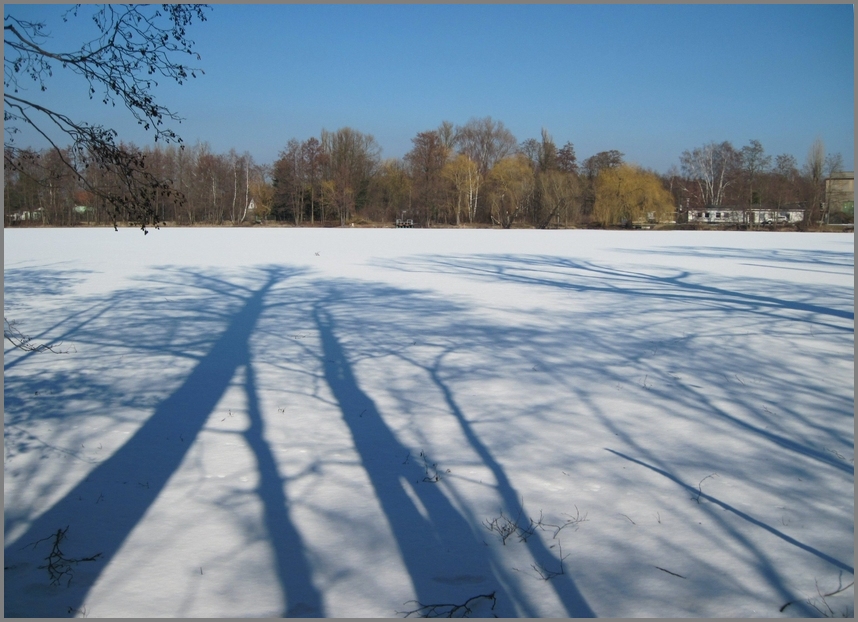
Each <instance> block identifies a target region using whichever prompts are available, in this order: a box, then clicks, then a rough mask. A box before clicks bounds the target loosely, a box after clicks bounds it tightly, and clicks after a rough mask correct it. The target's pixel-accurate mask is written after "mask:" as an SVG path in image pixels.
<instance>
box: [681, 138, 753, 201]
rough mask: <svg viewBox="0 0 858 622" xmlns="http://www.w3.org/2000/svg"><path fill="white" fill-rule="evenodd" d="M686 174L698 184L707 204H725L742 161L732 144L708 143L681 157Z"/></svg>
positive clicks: (726, 142) (727, 142) (725, 142)
mask: <svg viewBox="0 0 858 622" xmlns="http://www.w3.org/2000/svg"><path fill="white" fill-rule="evenodd" d="M679 161H680V163H681V165H682V171H683V173H684V174H685V175H686V176H688V177H689V178H691V179H693V180H694V181H695V182H697V184H698V186H699V188H700V194H701V195H702V198H703V202H704V204H705V205H712V206H718V205H721V204H722V203H723V201H724V199H725V197H726V191H727V188H728V187H730V186H732V185H734V184H735V181H736V171H737V170H738V167H739V163H740V159H739V153H738V152H737V151H736V150H735V149H734V148H733V145H731V144H730V142H729V141H724V142H722V143H714V142H712V143H708V144H706V145H703V146H702V147H698V148H697V149H694V150H692V151H684V152H683V153H682V155H681V156H680V158H679Z"/></svg>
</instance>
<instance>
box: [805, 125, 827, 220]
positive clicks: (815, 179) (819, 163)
mask: <svg viewBox="0 0 858 622" xmlns="http://www.w3.org/2000/svg"><path fill="white" fill-rule="evenodd" d="M824 168H825V143H824V142H822V139H821V138H817V139H816V140H814V141H813V144H812V145H811V146H810V149H808V151H807V158H806V159H805V163H804V172H805V175H806V176H807V179H808V181H809V182H810V186H811V187H810V192H809V196H808V199H809V200H808V206H807V210H806V211H805V223H806V224H810V223H812V222H816V220H817V219H818V218H819V209H820V204H821V202H822V196H823V188H822V184H823V181H824V178H823V171H824Z"/></svg>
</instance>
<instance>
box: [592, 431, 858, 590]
mask: <svg viewBox="0 0 858 622" xmlns="http://www.w3.org/2000/svg"><path fill="white" fill-rule="evenodd" d="M604 450H605V451H609V452H611V453H612V454H614V455H615V456H619V457H620V458H623V459H624V460H628V461H629V462H634V463H635V464H639V465H640V466H642V467H645V468H647V469H650V470H651V471H654V472H656V473H658V474H659V475H662V476H664V477H666V478H667V479H669V480H670V481H672V482H674V483H676V484H678V485H679V486H681V487H682V488H684V489H685V490H686V491H688V492H689V493H691V494H693V495H695V496H696V497H697V498H699V499H705V500H706V501H710V502H711V503H714V504H715V505H717V506H719V507H721V508H723V509H724V510H727V511H728V512H732V513H733V514H735V515H736V516H738V517H739V518H741V519H743V520H746V521H748V522H749V523H751V524H752V525H756V526H757V527H760V528H761V529H764V530H765V531H767V532H769V533H770V534H772V535H774V536H776V537H778V538H780V539H781V540H784V541H785V542H789V543H790V544H792V545H793V546H797V547H798V548H800V549H802V550H804V551H807V552H808V553H810V554H812V555H816V556H817V557H818V558H819V559H821V560H823V561H826V562H828V563H829V564H831V565H832V566H835V567H837V568H840V569H841V570H845V571H846V572H848V573H850V574H855V569H854V568H853V567H852V566H850V565H849V564H845V563H843V562H842V561H840V560H839V559H835V558H834V557H831V555H828V554H826V553H823V552H822V551H820V550H818V549H815V548H813V547H812V546H808V545H807V544H804V543H803V542H799V541H798V540H796V539H795V538H792V537H790V536H788V535H787V534H785V533H783V532H782V531H779V530H778V529H775V528H774V527H772V526H771V525H767V524H766V523H764V522H762V521H760V520H757V519H756V518H754V517H753V516H750V515H749V514H746V513H745V512H742V511H741V510H738V509H736V508H734V507H733V506H731V505H730V504H728V503H724V502H723V501H721V500H720V499H717V498H715V497H713V496H712V495H708V494H706V493H705V492H703V491H702V490H699V489H697V488H694V487H693V486H689V485H688V484H686V483H685V482H683V481H682V480H681V479H679V478H678V477H676V476H675V475H672V474H671V473H668V472H667V471H665V470H663V469H660V468H658V467H656V466H653V465H651V464H647V463H646V462H643V461H641V460H637V459H636V458H632V457H631V456H627V455H625V454H624V453H621V452H619V451H615V450H613V449H611V448H609V447H605V448H604Z"/></svg>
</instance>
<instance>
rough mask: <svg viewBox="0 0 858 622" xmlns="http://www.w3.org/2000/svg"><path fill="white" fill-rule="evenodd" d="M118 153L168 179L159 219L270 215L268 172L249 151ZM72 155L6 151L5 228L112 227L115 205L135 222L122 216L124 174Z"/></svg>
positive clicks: (217, 220) (204, 147) (125, 147)
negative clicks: (31, 225) (254, 212)
mask: <svg viewBox="0 0 858 622" xmlns="http://www.w3.org/2000/svg"><path fill="white" fill-rule="evenodd" d="M118 148H119V149H120V150H121V151H123V152H124V153H126V154H129V157H130V158H133V159H134V161H135V162H136V163H137V164H136V165H135V166H136V167H139V168H141V169H143V170H145V171H146V172H147V173H149V174H150V175H151V176H152V177H153V178H156V179H159V180H167V181H166V183H164V184H163V187H162V188H156V189H155V191H154V192H153V195H152V198H151V205H152V209H153V210H154V216H155V217H156V221H160V222H173V223H177V224H184V225H193V224H198V223H211V224H225V223H232V224H237V223H240V222H242V221H244V220H246V218H247V216H248V207H256V206H258V207H257V209H258V210H259V212H260V214H264V213H265V210H266V208H267V209H269V210H270V206H271V201H272V196H273V195H272V185H271V178H270V175H271V172H270V167H269V166H265V165H260V164H257V163H256V162H255V161H254V159H253V156H251V155H250V154H249V153H246V152H245V153H242V154H238V153H236V152H235V151H234V150H230V152H229V153H227V154H216V153H213V152H212V149H211V147H210V146H209V145H208V144H206V143H201V144H197V145H195V146H192V147H182V146H177V145H164V146H161V145H158V146H155V147H152V148H149V147H147V148H145V149H139V148H137V147H136V146H134V145H129V144H124V143H121V144H120V145H119V146H118ZM75 156H76V151H75V150H74V149H60V150H55V149H45V150H43V151H34V150H32V149H19V150H16V151H14V152H13V153H9V152H8V151H7V153H6V158H7V160H8V159H14V165H13V166H6V167H4V171H3V172H4V179H3V182H4V183H3V191H4V212H5V216H6V224H7V225H9V224H14V223H20V222H37V223H40V224H46V225H53V226H70V225H79V224H112V223H113V222H114V217H115V216H116V209H117V207H116V206H117V205H119V206H120V207H119V209H120V214H119V219H120V220H126V221H133V220H135V219H136V218H137V217H138V215H137V214H135V213H127V214H126V213H122V212H121V210H122V209H123V208H122V207H121V206H123V205H128V206H129V209H134V208H133V204H134V203H133V201H132V200H130V199H131V197H128V198H127V199H126V200H123V197H122V194H123V192H125V191H126V190H125V188H126V187H127V184H123V176H124V175H126V174H127V171H126V170H125V169H124V168H122V167H104V166H89V165H87V163H79V162H78V159H77V158H76V157H75ZM69 164H71V166H72V167H73V168H70V167H69V166H68V165H69ZM78 164H79V165H78ZM92 188H95V189H98V190H99V191H98V192H93V191H92V190H91V189H92ZM111 198H112V199H113V200H112V201H111ZM251 199H252V200H253V203H251Z"/></svg>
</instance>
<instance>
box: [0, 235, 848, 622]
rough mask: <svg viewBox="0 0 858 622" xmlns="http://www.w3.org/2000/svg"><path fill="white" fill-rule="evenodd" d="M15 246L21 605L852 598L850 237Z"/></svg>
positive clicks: (820, 604) (127, 240)
mask: <svg viewBox="0 0 858 622" xmlns="http://www.w3.org/2000/svg"><path fill="white" fill-rule="evenodd" d="M4 242H5V251H4V260H5V264H4V276H5V285H4V293H5V301H4V313H5V315H6V317H7V318H8V319H9V320H13V321H15V322H16V324H15V328H17V329H18V330H20V331H21V333H23V334H25V335H28V336H30V337H32V338H33V343H59V342H62V343H61V344H60V345H58V346H57V348H56V349H58V350H59V351H61V352H63V353H61V354H53V353H50V352H43V353H34V352H30V353H26V352H23V351H21V350H18V349H14V348H12V346H11V344H10V343H9V342H8V341H6V342H5V343H6V346H5V351H4V382H5V387H4V405H5V414H4V423H5V430H4V449H5V452H4V486H5V488H4V502H5V510H4V517H5V564H4V565H5V571H4V575H5V614H6V616H52V617H53V616H56V617H62V616H71V615H87V616H89V617H111V616H139V617H156V616H185V617H190V616H234V617H251V616H281V615H295V616H300V617H311V616H329V617H361V616H379V617H395V616H397V615H399V616H402V615H405V613H406V612H409V611H411V612H414V613H413V614H412V615H416V614H419V613H423V614H426V613H430V614H432V613H434V614H436V615H437V614H443V613H446V612H447V611H448V610H449V608H447V609H444V608H436V609H434V610H430V609H428V608H424V609H421V605H427V606H428V605H440V604H448V605H464V604H466V603H467V605H468V607H469V609H470V611H466V610H465V609H464V608H460V609H458V610H456V611H455V612H454V613H455V614H457V615H460V614H464V613H471V614H472V615H475V616H476V615H482V616H485V615H491V614H496V615H499V616H502V617H510V616H533V617H535V616H553V617H561V616H564V617H565V616H573V617H583V616H593V615H595V616H600V617H644V616H646V617H672V616H707V617H729V616H742V617H749V616H750V617H753V616H759V617H777V616H807V615H820V614H821V612H825V613H828V614H832V613H833V614H836V615H839V614H841V613H843V612H844V611H845V612H846V613H852V612H853V610H854V606H853V600H854V588H852V587H850V588H848V589H846V590H843V591H841V592H840V593H838V594H835V595H831V596H826V597H825V598H823V597H822V596H821V595H824V594H829V593H831V592H834V591H836V590H838V589H839V586H840V587H843V586H846V585H848V584H849V583H850V582H852V581H853V573H854V569H853V567H854V386H855V385H854V284H853V281H854V239H853V236H852V235H841V234H792V233H728V232H599V231H515V230H514V231H493V230H480V231H460V230H431V231H430V230H395V229H385V230H380V229H379V230H358V229H348V230H342V229H334V230H318V229H316V230H295V229H172V230H171V229H165V230H161V231H154V230H153V231H152V232H151V233H150V234H149V235H146V236H144V235H143V234H142V233H141V232H140V231H139V230H136V229H127V230H121V231H120V232H118V233H116V232H114V231H113V230H112V229H77V230H50V229H43V230H37V229H30V230H6V231H5V234H4ZM66 528H67V530H66ZM58 530H64V531H62V532H61V533H62V534H63V537H62V538H61V541H60V542H59V550H60V551H61V552H62V557H64V558H65V559H68V560H83V559H86V558H91V557H93V558H95V559H94V560H93V561H79V562H78V563H76V564H71V565H68V564H67V565H64V562H63V561H62V559H61V558H60V557H59V554H58V553H57V552H56V551H54V553H53V554H52V545H53V544H55V543H56V540H57V533H58ZM504 535H506V539H505V541H502V536H504ZM97 554H100V555H97ZM49 562H51V564H52V566H53V568H54V570H55V571H56V572H63V571H66V570H67V571H69V572H66V574H63V576H62V577H61V578H59V581H58V582H57V583H58V584H57V585H51V577H50V575H49V569H48V568H47V567H45V566H47V565H48V564H49ZM69 579H71V582H70V583H69V582H68V580H69ZM415 601H417V602H415ZM787 603H791V604H789V605H788V606H787V607H786V608H784V609H783V611H782V612H781V611H780V609H781V608H783V606H784V605H787ZM492 606H494V609H493V610H492V609H491V607H492ZM828 607H831V610H829V609H828Z"/></svg>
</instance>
